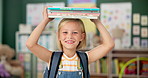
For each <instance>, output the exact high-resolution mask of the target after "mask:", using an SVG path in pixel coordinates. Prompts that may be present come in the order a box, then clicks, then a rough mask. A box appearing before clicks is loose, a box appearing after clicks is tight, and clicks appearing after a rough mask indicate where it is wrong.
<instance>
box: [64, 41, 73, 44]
mask: <svg viewBox="0 0 148 78" xmlns="http://www.w3.org/2000/svg"><path fill="white" fill-rule="evenodd" d="M66 43H68V44H72V43H74V41H71V40H69V41H66Z"/></svg>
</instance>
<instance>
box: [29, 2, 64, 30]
mask: <svg viewBox="0 0 148 78" xmlns="http://www.w3.org/2000/svg"><path fill="white" fill-rule="evenodd" d="M45 6H60V7H64V6H65V3H64V2H55V3H54V2H53V3H29V4H27V5H26V12H27V13H26V14H27V15H26V24H29V25H32V26H37V25H38V24H39V23H40V22H41V20H42V19H43V16H42V12H43V9H44V7H45ZM59 20H60V19H58V18H56V19H54V20H53V21H52V22H50V23H48V25H47V26H46V27H48V28H50V29H52V28H53V26H55V28H57V24H58V23H57V22H59ZM54 21H56V23H55V22H54Z"/></svg>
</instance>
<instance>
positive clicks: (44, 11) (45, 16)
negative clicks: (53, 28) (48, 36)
mask: <svg viewBox="0 0 148 78" xmlns="http://www.w3.org/2000/svg"><path fill="white" fill-rule="evenodd" d="M48 7H52V6H46V7H45V8H44V10H43V19H44V20H47V21H48V22H50V21H52V20H53V19H54V18H49V17H48V13H47V8H48Z"/></svg>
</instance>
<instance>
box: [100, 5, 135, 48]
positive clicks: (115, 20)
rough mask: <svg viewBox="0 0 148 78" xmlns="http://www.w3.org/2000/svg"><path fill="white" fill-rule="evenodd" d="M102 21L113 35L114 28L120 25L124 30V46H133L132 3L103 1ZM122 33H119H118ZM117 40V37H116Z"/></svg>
mask: <svg viewBox="0 0 148 78" xmlns="http://www.w3.org/2000/svg"><path fill="white" fill-rule="evenodd" d="M100 8H101V21H102V23H103V24H104V25H105V27H106V28H107V30H108V31H109V32H110V33H111V35H112V30H114V29H116V27H119V28H120V29H123V30H124V35H123V36H122V38H120V39H121V46H122V48H124V47H126V48H128V47H130V46H131V13H132V4H131V3H130V2H127V3H102V4H101V6H100ZM117 34H118V35H120V34H119V33H117ZM114 39H115V40H116V39H117V38H115V37H114Z"/></svg>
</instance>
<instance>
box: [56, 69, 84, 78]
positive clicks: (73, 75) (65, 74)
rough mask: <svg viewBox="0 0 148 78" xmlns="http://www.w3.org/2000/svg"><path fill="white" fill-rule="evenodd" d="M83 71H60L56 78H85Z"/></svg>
mask: <svg viewBox="0 0 148 78" xmlns="http://www.w3.org/2000/svg"><path fill="white" fill-rule="evenodd" d="M82 76H83V73H82V71H72V72H69V71H58V74H57V77H56V78H83V77H82Z"/></svg>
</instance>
